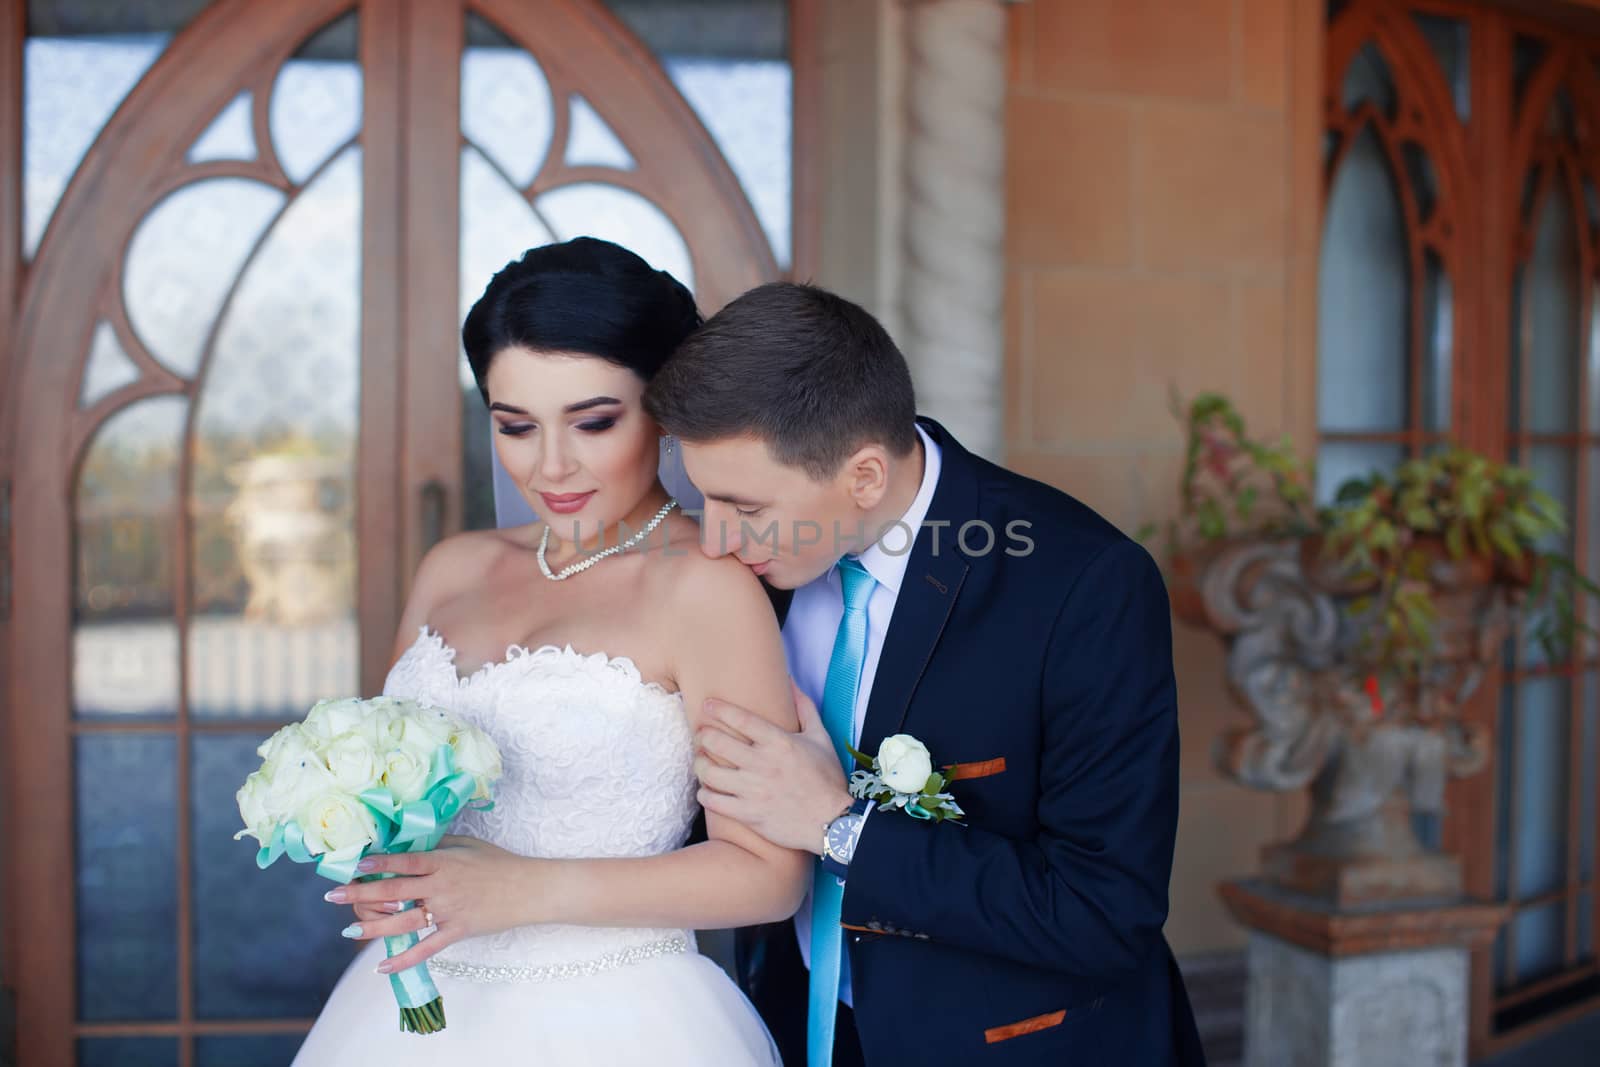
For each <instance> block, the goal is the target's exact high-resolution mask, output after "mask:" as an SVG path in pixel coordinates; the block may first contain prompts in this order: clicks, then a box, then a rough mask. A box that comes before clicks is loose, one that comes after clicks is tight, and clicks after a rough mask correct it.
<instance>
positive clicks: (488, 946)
mask: <svg viewBox="0 0 1600 1067" xmlns="http://www.w3.org/2000/svg"><path fill="white" fill-rule="evenodd" d="M455 659H456V653H455V650H454V649H453V648H451V647H450V646H448V645H447V644H445V641H444V638H443V637H442V636H440V635H439V634H437V633H434V632H433V631H432V630H430V629H429V628H428V627H426V626H424V627H422V630H421V633H420V634H419V635H418V637H417V640H416V642H415V643H414V644H412V646H411V647H410V648H408V649H407V650H406V651H405V653H404V654H403V655H402V656H401V657H400V659H399V660H398V661H397V662H396V663H395V665H394V667H393V669H392V670H390V672H389V677H388V679H387V681H385V682H384V686H383V692H384V694H385V695H387V696H394V697H404V698H406V699H410V700H416V701H419V702H422V703H426V704H431V705H434V706H436V707H441V708H444V709H445V710H447V711H449V712H450V713H451V714H453V715H456V716H458V717H460V718H461V719H463V720H465V721H467V722H470V723H472V724H473V725H474V726H477V727H478V728H479V729H481V730H483V731H484V732H486V733H488V734H489V736H491V737H493V738H494V739H495V742H496V743H497V744H499V746H500V752H501V755H502V756H503V757H504V761H505V776H504V777H503V778H502V779H501V780H500V783H499V785H498V786H497V787H496V790H495V797H494V801H495V804H494V809H493V810H492V811H471V810H469V811H466V812H463V813H462V815H461V816H460V817H459V818H458V819H457V820H456V823H455V826H454V828H453V832H454V833H458V834H465V835H469V836H472V837H477V838H480V839H482V840H484V841H489V842H491V843H493V844H496V845H499V846H500V847H501V848H504V849H507V850H508V851H511V852H515V853H517V854H519V855H523V856H540V857H549V858H553V859H571V858H595V857H629V856H654V855H659V854H661V853H664V852H670V851H672V850H674V849H676V848H679V847H681V846H682V844H683V842H684V840H685V839H686V838H687V837H688V834H689V829H690V826H691V825H692V824H693V822H694V817H695V813H696V812H697V811H698V804H697V802H696V800H695V792H696V788H697V785H696V782H695V778H694V738H693V731H692V730H691V729H690V726H689V720H688V717H687V716H686V715H685V714H684V710H683V698H682V696H681V695H680V694H678V693H673V692H668V691H667V690H666V689H665V688H663V687H662V686H660V685H656V684H654V683H651V682H646V681H644V680H643V679H642V677H641V676H640V674H639V670H638V668H637V667H636V666H635V665H634V663H633V661H632V660H629V659H624V658H620V657H611V656H607V655H605V654H603V653H594V654H584V653H581V652H576V651H574V650H573V648H572V647H571V646H570V645H568V646H566V647H564V648H558V647H557V646H555V645H546V646H544V647H542V648H537V649H531V650H530V649H527V648H524V647H522V646H520V645H513V646H511V648H509V649H508V650H507V651H506V658H505V659H504V660H503V661H499V662H492V663H486V664H484V665H483V666H482V667H480V668H479V669H478V670H476V671H474V672H473V673H472V674H470V675H468V676H466V677H465V678H463V677H461V676H460V675H459V674H457V672H456V667H455ZM676 934H683V935H685V936H688V937H690V938H691V939H692V937H693V933H692V932H691V931H677V930H658V929H620V928H609V927H607V928H602V927H576V926H554V925H549V926H523V927H518V928H516V929H513V930H507V931H505V932H503V933H500V934H495V935H492V936H489V937H477V938H468V939H467V940H464V941H460V942H457V943H456V944H454V945H451V946H450V947H449V948H447V949H444V950H443V951H441V952H440V953H439V955H438V958H439V959H441V960H449V961H453V962H455V963H459V964H467V965H477V966H482V967H509V968H530V967H541V966H546V965H554V964H566V963H582V962H584V961H587V960H597V959H600V958H602V957H610V956H612V955H613V954H617V953H626V952H627V951H628V950H630V949H638V948H641V947H643V946H648V945H651V944H654V943H658V942H661V941H662V940H664V939H666V938H669V937H671V936H673V935H676ZM690 943H691V944H692V943H693V942H692V940H691V942H690Z"/></svg>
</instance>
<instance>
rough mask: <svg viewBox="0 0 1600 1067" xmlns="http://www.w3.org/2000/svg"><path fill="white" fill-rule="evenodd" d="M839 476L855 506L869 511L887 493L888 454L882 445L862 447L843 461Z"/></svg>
mask: <svg viewBox="0 0 1600 1067" xmlns="http://www.w3.org/2000/svg"><path fill="white" fill-rule="evenodd" d="M840 476H841V477H842V478H843V479H844V481H845V485H846V487H847V488H848V489H849V492H850V495H851V497H852V498H854V500H855V502H856V506H857V507H859V508H861V509H862V510H865V511H870V510H872V509H873V508H875V507H877V506H878V502H879V501H881V500H882V499H883V497H884V494H886V493H887V492H888V491H889V453H888V452H887V451H886V450H885V449H884V447H883V446H882V445H875V444H874V445H862V446H861V447H860V448H858V449H856V451H855V453H854V454H852V455H851V456H850V458H849V459H847V460H845V461H844V466H843V468H841V471H840Z"/></svg>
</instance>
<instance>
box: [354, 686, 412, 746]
mask: <svg viewBox="0 0 1600 1067" xmlns="http://www.w3.org/2000/svg"><path fill="white" fill-rule="evenodd" d="M398 703H399V702H398V701H395V700H391V699H389V698H387V697H384V698H382V699H381V700H380V701H375V702H374V705H373V706H372V707H371V708H369V709H368V713H367V717H366V718H365V719H363V720H362V721H361V726H360V728H359V729H357V730H356V731H354V732H355V733H358V734H360V735H361V736H362V737H365V738H366V739H367V741H368V743H369V744H371V745H372V749H373V751H374V752H377V753H379V754H382V753H384V752H387V751H389V750H390V749H391V748H394V747H395V746H396V745H398V744H399V743H400V723H401V721H402V719H401V716H400V711H399V709H398V707H397V706H396V705H397V704H398Z"/></svg>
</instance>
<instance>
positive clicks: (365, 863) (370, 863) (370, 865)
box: [356, 859, 378, 871]
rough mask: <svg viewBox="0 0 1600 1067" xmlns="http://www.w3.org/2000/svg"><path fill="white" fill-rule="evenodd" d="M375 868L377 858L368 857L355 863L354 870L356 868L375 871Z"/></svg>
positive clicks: (376, 867) (376, 866)
mask: <svg viewBox="0 0 1600 1067" xmlns="http://www.w3.org/2000/svg"><path fill="white" fill-rule="evenodd" d="M377 869H378V861H377V860H370V859H368V860H362V861H361V862H360V863H358V864H356V870H358V871H375V870H377Z"/></svg>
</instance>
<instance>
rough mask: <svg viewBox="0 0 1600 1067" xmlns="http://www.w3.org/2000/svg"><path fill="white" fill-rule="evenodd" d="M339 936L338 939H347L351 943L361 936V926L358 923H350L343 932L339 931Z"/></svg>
mask: <svg viewBox="0 0 1600 1067" xmlns="http://www.w3.org/2000/svg"><path fill="white" fill-rule="evenodd" d="M339 936H340V937H348V938H350V939H351V940H352V941H353V940H355V939H356V938H358V937H360V936H361V924H360V923H351V924H350V925H349V926H346V927H345V928H344V929H343V930H340V931H339Z"/></svg>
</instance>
